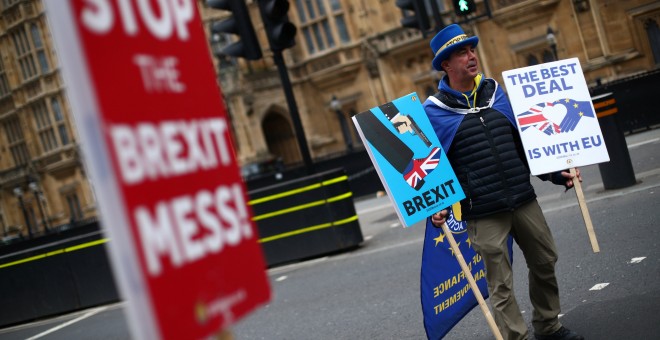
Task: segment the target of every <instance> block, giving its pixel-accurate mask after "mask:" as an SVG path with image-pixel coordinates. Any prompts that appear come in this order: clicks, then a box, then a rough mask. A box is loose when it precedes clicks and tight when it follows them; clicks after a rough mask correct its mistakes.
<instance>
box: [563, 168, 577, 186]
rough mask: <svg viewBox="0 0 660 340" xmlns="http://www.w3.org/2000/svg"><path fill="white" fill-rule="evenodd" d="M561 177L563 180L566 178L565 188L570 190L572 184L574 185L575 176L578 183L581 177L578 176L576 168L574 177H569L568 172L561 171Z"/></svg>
mask: <svg viewBox="0 0 660 340" xmlns="http://www.w3.org/2000/svg"><path fill="white" fill-rule="evenodd" d="M561 175H562V176H564V178H566V188H572V187H573V184H574V183H573V180H574V177H576V176H577V178H578V180H579V181H580V182H582V176H581V175H580V169H578V168H575V176H573V175H571V173H570V172H568V171H562V172H561Z"/></svg>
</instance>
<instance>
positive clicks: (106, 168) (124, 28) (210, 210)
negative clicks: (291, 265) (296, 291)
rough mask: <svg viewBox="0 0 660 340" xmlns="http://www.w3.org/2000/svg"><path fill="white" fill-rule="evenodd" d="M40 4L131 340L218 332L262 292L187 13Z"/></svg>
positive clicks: (224, 126)
mask: <svg viewBox="0 0 660 340" xmlns="http://www.w3.org/2000/svg"><path fill="white" fill-rule="evenodd" d="M46 6H47V7H46V8H47V14H48V19H49V20H50V24H51V30H52V32H53V35H54V38H55V42H56V46H57V52H58V53H57V54H58V59H59V61H60V62H61V64H62V72H63V75H64V79H65V80H66V84H67V94H68V98H69V100H70V102H71V106H72V108H73V114H74V118H75V121H76V123H77V130H78V133H79V135H80V140H81V146H82V149H83V152H84V157H83V159H84V160H85V162H86V164H85V165H86V168H87V169H88V173H89V177H90V179H91V180H92V182H93V184H94V188H95V193H96V197H97V200H98V204H99V208H100V217H101V223H102V225H103V227H104V230H105V231H106V232H107V233H108V234H109V236H110V242H109V244H108V245H109V249H110V258H111V260H112V261H111V263H112V267H113V270H114V274H115V278H116V280H117V282H118V286H119V290H120V293H121V296H122V297H123V298H124V299H125V300H126V302H127V307H126V311H127V313H128V316H127V321H128V323H129V326H130V328H131V330H132V334H133V336H134V337H135V338H140V339H159V338H164V339H205V338H209V337H211V336H214V335H217V334H219V333H220V331H221V329H226V327H228V326H229V325H231V324H232V323H234V322H236V321H237V320H240V319H241V318H243V317H244V316H246V315H247V314H248V313H249V312H251V311H252V310H254V309H255V308H257V307H258V306H260V305H262V304H264V303H266V302H267V301H268V300H269V299H270V286H269V284H268V278H267V275H266V272H265V262H264V259H263V254H262V251H261V247H260V246H259V243H258V241H257V239H258V235H257V232H256V229H255V226H254V223H253V222H252V219H251V211H250V209H249V207H248V206H247V205H246V201H247V200H246V193H245V186H244V184H243V182H242V180H241V177H240V175H239V171H238V165H237V160H236V158H235V154H234V152H233V151H232V149H231V148H232V146H231V136H230V124H231V122H230V121H229V120H228V117H227V113H226V112H225V108H224V104H223V102H222V96H221V93H220V89H219V87H218V85H217V81H216V78H215V72H214V68H213V64H212V62H211V56H210V52H209V48H208V42H207V39H206V36H205V34H204V31H203V28H202V23H201V19H200V16H199V13H198V9H197V2H196V1H194V0H178V1H158V2H153V1H109V0H106V1H104V0H99V1H84V0H71V1H64V0H61V1H59V0H58V1H55V0H52V1H46Z"/></svg>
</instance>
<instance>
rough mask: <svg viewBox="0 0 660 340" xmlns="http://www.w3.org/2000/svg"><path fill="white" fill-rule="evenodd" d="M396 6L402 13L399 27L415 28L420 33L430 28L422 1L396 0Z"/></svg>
mask: <svg viewBox="0 0 660 340" xmlns="http://www.w3.org/2000/svg"><path fill="white" fill-rule="evenodd" d="M396 6H397V7H399V8H401V10H402V11H403V18H402V19H401V26H403V27H408V28H415V29H418V30H420V31H422V32H426V31H428V30H429V29H430V28H431V23H430V22H429V16H428V14H427V13H426V7H424V0H396ZM411 12H412V14H411Z"/></svg>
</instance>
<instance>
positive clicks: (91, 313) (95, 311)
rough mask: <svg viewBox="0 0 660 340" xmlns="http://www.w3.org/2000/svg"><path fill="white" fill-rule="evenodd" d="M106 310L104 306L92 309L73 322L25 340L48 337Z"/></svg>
mask: <svg viewBox="0 0 660 340" xmlns="http://www.w3.org/2000/svg"><path fill="white" fill-rule="evenodd" d="M106 309H108V307H107V306H105V307H99V308H96V309H93V310H91V311H89V312H87V313H85V314H84V315H82V316H80V317H77V318H75V319H73V320H71V321H67V322H65V323H63V324H61V325H59V326H57V327H53V328H51V329H49V330H47V331H45V332H41V333H39V334H37V335H35V336H33V337H31V338H28V339H27V340H34V339H39V338H42V337H44V336H46V335H48V334H50V333H53V332H55V331H58V330H60V329H62V328H64V327H67V326H70V325H72V324H74V323H76V322H78V321H82V320H84V319H87V318H88V317H90V316H94V315H96V314H98V313H100V312H102V311H104V310H106Z"/></svg>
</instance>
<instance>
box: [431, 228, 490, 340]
mask: <svg viewBox="0 0 660 340" xmlns="http://www.w3.org/2000/svg"><path fill="white" fill-rule="evenodd" d="M442 231H443V232H444V233H445V237H447V240H449V245H450V246H451V249H452V251H453V252H454V255H455V256H456V260H457V261H458V263H459V264H460V265H461V269H463V273H464V274H465V277H466V278H467V279H468V282H469V283H470V288H471V289H472V293H474V296H475V297H476V298H477V302H479V308H481V311H482V312H483V313H484V316H485V317H486V321H488V326H489V327H490V330H491V331H492V332H493V335H495V339H497V340H502V334H501V333H500V330H499V329H498V328H497V325H496V324H495V319H494V318H493V315H492V314H491V313H490V310H489V309H488V306H487V305H486V301H485V300H484V298H483V297H482V296H481V292H479V287H477V282H476V281H475V280H474V277H473V276H472V273H471V272H470V268H469V267H468V265H467V263H466V262H465V258H463V254H462V253H461V250H460V249H458V245H457V244H456V240H454V235H452V233H451V231H450V230H449V227H448V226H447V223H446V222H445V223H443V224H442Z"/></svg>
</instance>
